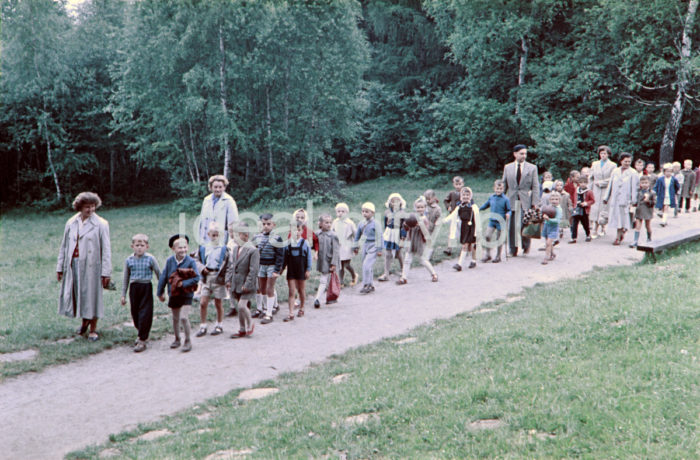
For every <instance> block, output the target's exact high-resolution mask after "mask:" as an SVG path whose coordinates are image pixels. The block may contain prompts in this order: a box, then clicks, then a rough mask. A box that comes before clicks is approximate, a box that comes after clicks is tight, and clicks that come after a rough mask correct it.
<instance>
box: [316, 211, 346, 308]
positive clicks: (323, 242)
mask: <svg viewBox="0 0 700 460" xmlns="http://www.w3.org/2000/svg"><path fill="white" fill-rule="evenodd" d="M331 219H332V218H331V216H330V215H329V214H322V215H321V217H319V219H318V225H319V228H320V230H319V232H318V233H316V236H318V262H317V264H316V269H317V270H318V271H319V272H321V278H320V280H319V284H318V291H316V299H314V308H321V296H322V295H323V294H325V293H326V289H327V288H328V281H329V280H330V276H331V273H333V272H334V271H335V270H336V269H337V268H338V266H339V265H340V241H339V240H338V235H336V234H335V232H334V231H332V230H331V226H332V225H333V221H332V220H331ZM336 302H337V300H331V301H330V302H326V304H331V303H336Z"/></svg>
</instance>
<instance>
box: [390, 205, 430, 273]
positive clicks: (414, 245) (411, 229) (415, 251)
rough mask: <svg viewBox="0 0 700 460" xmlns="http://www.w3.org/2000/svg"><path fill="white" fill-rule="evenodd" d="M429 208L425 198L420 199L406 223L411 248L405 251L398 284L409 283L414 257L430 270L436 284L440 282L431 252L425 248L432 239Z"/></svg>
mask: <svg viewBox="0 0 700 460" xmlns="http://www.w3.org/2000/svg"><path fill="white" fill-rule="evenodd" d="M427 207H428V203H427V202H426V201H425V198H424V197H420V198H418V199H417V200H416V201H415V202H414V203H413V209H414V210H415V213H413V214H411V215H410V216H409V218H408V219H406V221H405V222H404V225H405V226H406V231H407V233H408V237H407V240H408V243H409V246H408V248H407V250H406V251H405V253H406V254H405V255H404V261H403V270H402V272H401V278H399V280H398V281H397V282H396V284H406V283H408V280H407V278H408V271H409V270H410V269H411V262H412V261H413V257H414V256H416V257H419V258H420V263H421V265H423V266H424V267H425V268H426V270H428V273H430V277H431V280H432V281H433V282H434V283H435V282H437V280H438V276H437V273H435V269H434V268H433V266H432V264H431V263H430V250H429V248H427V247H426V246H425V242H426V241H427V239H428V238H430V230H429V225H430V221H429V220H428V216H427V215H426V208H427Z"/></svg>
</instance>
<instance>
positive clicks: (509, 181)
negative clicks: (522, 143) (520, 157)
mask: <svg viewBox="0 0 700 460" xmlns="http://www.w3.org/2000/svg"><path fill="white" fill-rule="evenodd" d="M517 174H518V167H517V165H516V163H515V161H514V162H512V163H508V164H507V165H505V167H504V168H503V182H504V183H505V189H504V193H505V194H506V196H507V197H508V200H510V205H511V207H512V208H513V209H515V202H516V201H517V200H518V199H520V204H521V209H522V210H526V209H530V208H531V207H532V206H537V205H539V204H540V185H539V179H538V177H537V166H535V165H533V164H532V163H528V162H527V161H525V162H523V165H522V169H521V175H520V184H518V181H517Z"/></svg>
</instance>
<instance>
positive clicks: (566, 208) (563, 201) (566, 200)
mask: <svg viewBox="0 0 700 460" xmlns="http://www.w3.org/2000/svg"><path fill="white" fill-rule="evenodd" d="M571 172H572V174H573V173H576V174H575V175H573V176H572V177H569V180H571V181H574V182H572V184H573V190H572V192H571V193H569V190H571V186H569V190H565V188H564V182H562V181H561V180H560V179H557V180H556V181H554V191H555V192H558V193H559V196H560V197H561V198H560V199H559V206H561V221H560V222H559V238H562V237H563V236H564V233H563V229H565V228H570V227H571V212H572V211H573V204H572V203H573V199H572V198H571V197H572V196H573V195H574V194H576V183H577V181H578V179H579V178H580V177H581V174H579V172H578V171H571ZM571 232H572V235H573V229H572V230H571ZM557 241H558V240H557Z"/></svg>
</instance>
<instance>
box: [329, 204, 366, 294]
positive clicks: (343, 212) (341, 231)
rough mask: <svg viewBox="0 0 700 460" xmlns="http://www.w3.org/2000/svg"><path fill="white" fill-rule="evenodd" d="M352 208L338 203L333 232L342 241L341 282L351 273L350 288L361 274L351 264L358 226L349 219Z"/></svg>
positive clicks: (332, 227)
mask: <svg viewBox="0 0 700 460" xmlns="http://www.w3.org/2000/svg"><path fill="white" fill-rule="evenodd" d="M349 212H350V208H349V207H348V205H347V204H345V203H338V204H337V205H335V215H336V216H337V217H336V218H335V220H334V221H333V225H332V226H331V230H332V231H333V232H335V234H336V235H338V239H339V240H340V273H339V277H340V282H341V283H342V282H343V278H345V270H347V271H348V273H350V276H351V277H352V278H351V281H350V286H354V285H356V284H357V280H358V279H359V278H360V275H359V273H357V272H356V271H355V269H353V268H352V265H351V264H350V262H351V261H352V256H353V251H352V249H353V244H354V242H355V232H356V231H357V225H355V222H353V221H352V219H350V218H349V217H348V213H349Z"/></svg>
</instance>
